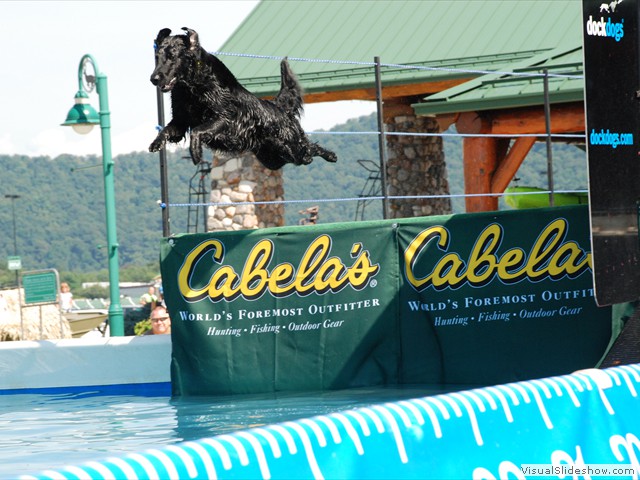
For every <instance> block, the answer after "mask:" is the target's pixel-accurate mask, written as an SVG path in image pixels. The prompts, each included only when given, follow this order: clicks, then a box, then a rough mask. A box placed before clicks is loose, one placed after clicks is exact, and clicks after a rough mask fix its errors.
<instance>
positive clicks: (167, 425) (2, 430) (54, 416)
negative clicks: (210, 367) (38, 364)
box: [0, 387, 439, 479]
mask: <svg viewBox="0 0 640 480" xmlns="http://www.w3.org/2000/svg"><path fill="white" fill-rule="evenodd" d="M438 391H439V390H438V389H435V388H429V387H408V388H402V389H399V388H362V389H353V390H349V391H334V392H307V393H304V394H293V393H289V394H278V395H275V394H268V395H266V394H265V395H234V396H218V397H205V398H194V399H181V400H175V399H174V400H172V399H171V398H169V397H166V396H142V395H137V396H131V395H101V394H99V393H100V391H99V390H94V391H93V392H92V391H91V389H89V390H87V392H85V393H65V394H15V395H0V452H1V453H0V457H1V458H2V460H1V461H0V479H5V478H6V479H13V478H16V475H19V474H33V473H36V472H38V471H41V470H46V469H51V468H58V467H64V466H66V465H75V464H81V463H84V462H88V461H94V460H101V459H104V458H107V457H113V456H119V455H126V454H129V453H132V452H138V451H144V450H147V449H150V448H159V447H163V446H167V445H174V444H177V443H180V442H185V441H193V440H198V439H201V438H206V437H213V436H215V435H222V434H228V433H232V432H236V431H239V430H242V429H246V428H252V427H258V426H265V425H268V424H274V423H282V422H286V421H290V420H295V419H300V418H309V417H313V416H316V415H327V414H330V413H333V412H339V411H344V410H349V409H353V408H356V407H363V406H367V405H371V404H374V403H378V402H387V401H396V400H402V399H408V398H413V397H416V396H424V395H429V394H433V393H437V392H438Z"/></svg>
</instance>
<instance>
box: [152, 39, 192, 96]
mask: <svg viewBox="0 0 640 480" xmlns="http://www.w3.org/2000/svg"><path fill="white" fill-rule="evenodd" d="M182 29H183V30H184V31H185V32H186V33H187V34H186V35H174V36H170V35H171V30H170V29H168V28H163V29H162V30H160V31H159V32H158V36H157V37H156V41H155V49H156V68H155V70H154V71H153V73H152V74H151V83H153V84H154V85H155V86H156V87H158V88H160V90H162V91H163V92H168V91H170V90H171V89H172V88H173V87H174V86H175V84H176V83H177V82H178V81H180V80H181V78H182V76H184V75H185V72H186V71H187V70H188V67H189V63H191V62H193V61H194V58H195V56H196V55H198V54H199V51H200V42H199V40H198V34H197V33H196V32H195V31H194V30H191V29H189V28H186V27H183V28H182Z"/></svg>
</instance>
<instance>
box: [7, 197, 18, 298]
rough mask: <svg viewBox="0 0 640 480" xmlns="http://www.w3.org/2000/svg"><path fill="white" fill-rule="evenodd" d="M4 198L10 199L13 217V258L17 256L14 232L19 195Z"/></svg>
mask: <svg viewBox="0 0 640 480" xmlns="http://www.w3.org/2000/svg"><path fill="white" fill-rule="evenodd" d="M5 198H10V199H11V214H12V216H13V256H14V257H17V256H18V237H17V234H16V232H17V230H16V199H18V198H20V195H16V194H9V195H5ZM16 285H18V270H16Z"/></svg>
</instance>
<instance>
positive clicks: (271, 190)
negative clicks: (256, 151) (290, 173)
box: [207, 153, 284, 231]
mask: <svg viewBox="0 0 640 480" xmlns="http://www.w3.org/2000/svg"><path fill="white" fill-rule="evenodd" d="M283 199H284V187H283V178H282V171H281V170H277V171H273V170H269V169H267V168H264V167H263V166H262V164H261V163H260V162H258V161H257V160H256V159H255V157H254V156H253V154H251V153H246V154H241V155H236V156H225V157H223V156H217V155H216V156H215V157H214V159H213V165H212V169H211V197H210V202H211V203H220V204H228V203H238V204H239V205H212V206H210V207H209V209H208V214H207V230H208V231H215V230H248V229H255V228H265V227H277V226H282V225H284V205H283V204H282V203H279V204H268V205H248V204H246V203H247V202H248V203H251V202H261V201H282V200H283Z"/></svg>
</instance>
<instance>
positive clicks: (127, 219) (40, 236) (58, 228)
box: [0, 115, 587, 279]
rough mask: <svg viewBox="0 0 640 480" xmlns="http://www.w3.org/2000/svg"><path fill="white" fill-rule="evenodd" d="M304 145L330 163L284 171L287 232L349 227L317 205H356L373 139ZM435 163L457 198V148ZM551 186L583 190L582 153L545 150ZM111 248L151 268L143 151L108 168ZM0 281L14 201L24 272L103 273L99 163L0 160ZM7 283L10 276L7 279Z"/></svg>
mask: <svg viewBox="0 0 640 480" xmlns="http://www.w3.org/2000/svg"><path fill="white" fill-rule="evenodd" d="M374 130H376V121H375V115H369V116H366V117H361V118H359V119H354V120H350V121H348V122H347V123H346V124H343V125H338V126H336V127H335V128H334V129H333V130H332V131H338V132H372V131H374ZM313 140H314V141H317V142H319V143H320V144H322V145H323V146H325V147H327V148H329V149H331V150H334V151H335V152H336V153H337V154H338V157H339V160H338V163H336V164H329V163H327V162H324V161H323V160H321V159H317V160H315V161H314V162H313V163H312V164H311V165H309V166H303V167H294V166H291V165H287V166H286V167H285V169H284V178H285V195H286V200H318V202H317V203H312V204H309V203H305V204H290V205H287V207H286V212H287V215H286V220H287V223H288V224H297V223H298V220H299V219H300V218H301V216H300V215H299V214H298V213H297V212H298V210H301V209H303V208H307V207H308V206H311V205H314V204H317V205H319V206H320V222H321V223H327V222H335V221H351V220H353V219H354V218H355V209H356V202H355V201H349V202H320V200H325V199H338V198H349V197H357V196H358V195H359V194H360V193H361V192H362V188H363V186H364V183H365V180H366V178H367V176H368V174H369V173H368V172H367V171H366V170H364V169H363V168H362V167H361V166H360V165H359V164H358V163H357V160H359V159H368V160H373V161H375V162H376V163H377V162H378V148H377V136H376V135H371V134H363V135H358V134H353V133H352V134H349V135H337V134H327V135H324V134H323V135H315V136H314V138H313ZM444 142H445V156H446V159H447V168H448V175H449V183H450V187H451V193H452V194H461V193H463V180H462V147H461V140H460V139H459V138H451V137H446V138H445V141H444ZM553 152H554V164H555V183H556V188H558V189H569V188H571V189H577V188H581V189H582V188H586V185H587V180H586V160H585V155H584V152H583V151H581V150H579V149H577V148H575V147H571V146H563V145H554V149H553ZM184 155H186V153H185V152H184V151H182V150H179V151H177V152H174V153H171V152H169V154H168V157H169V158H168V163H169V172H170V175H169V177H170V178H169V189H170V202H171V203H187V201H188V184H189V179H190V178H191V176H192V175H194V173H195V172H196V170H195V167H194V166H193V165H192V164H191V161H190V160H188V159H184V158H182V157H183V156H184ZM114 161H115V164H116V170H115V184H116V202H117V225H118V241H119V244H120V264H121V265H122V266H123V267H126V266H136V265H137V266H140V265H148V264H153V263H155V264H157V261H158V244H159V240H160V238H161V234H162V228H161V210H160V208H159V206H158V203H157V202H158V200H159V199H160V175H159V167H158V156H157V155H156V154H149V153H145V152H137V153H131V154H127V155H120V156H117V157H116V158H115V159H114ZM0 168H1V169H2V172H3V173H2V177H1V179H0V201H1V202H2V203H1V204H0V231H2V233H3V242H0V279H1V278H6V277H7V275H10V274H9V273H8V272H6V261H5V259H6V257H7V256H8V255H13V224H12V214H11V200H8V199H6V198H4V195H7V194H17V195H20V198H19V199H17V200H15V210H16V232H17V247H18V255H19V256H20V257H21V259H22V265H23V268H24V269H26V270H34V269H43V268H56V269H58V270H59V271H60V272H65V271H73V272H91V271H98V270H103V269H105V268H106V265H107V258H106V254H105V251H104V249H103V248H101V245H103V244H104V243H105V238H106V233H105V213H104V193H103V179H102V168H101V160H100V158H99V157H96V156H89V157H75V156H69V155H61V156H59V157H56V158H53V159H52V158H50V157H25V156H16V155H14V156H6V155H0ZM518 177H520V178H521V180H520V184H521V185H532V186H540V187H545V186H546V157H545V146H544V144H537V145H536V147H535V148H534V152H533V153H532V154H531V156H530V158H528V159H527V161H526V162H525V163H524V165H523V166H522V168H521V171H520V172H519V173H518ZM463 205H464V203H463V201H462V200H456V201H455V202H454V208H455V211H457V212H461V211H463V209H464V207H463ZM380 210H381V207H380V205H379V203H374V204H371V205H369V206H368V207H367V215H366V217H365V218H368V219H373V218H379V217H380ZM170 213H171V231H172V233H180V232H184V231H186V225H187V209H186V208H185V207H173V208H172V209H171V212H170ZM9 278H10V277H9Z"/></svg>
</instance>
